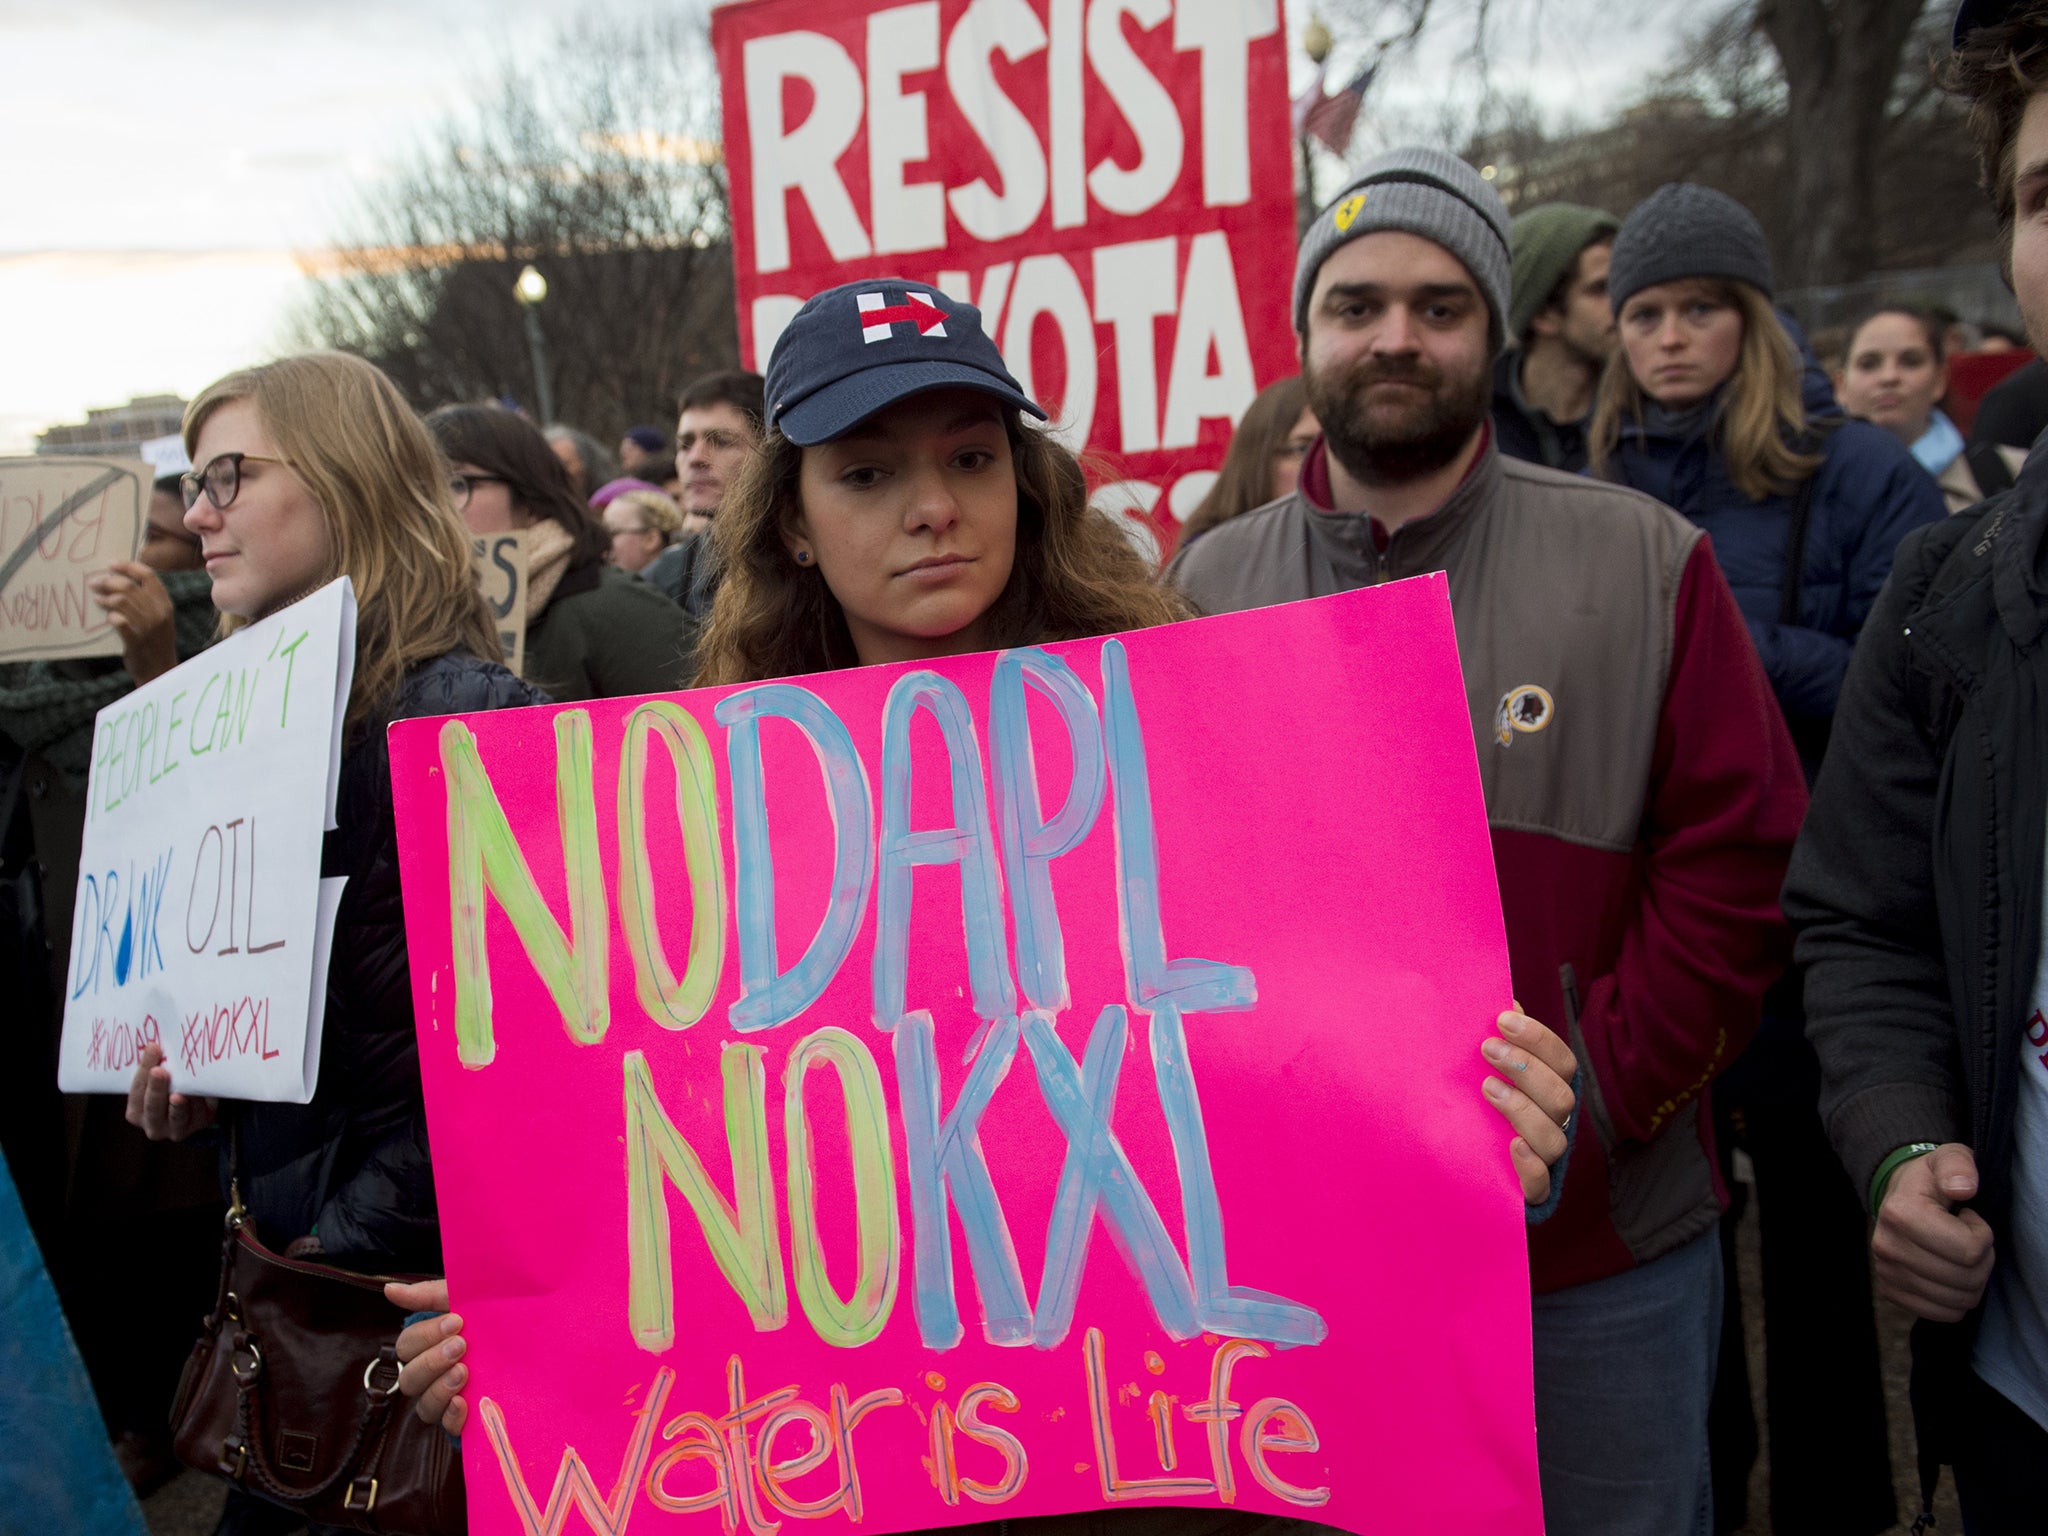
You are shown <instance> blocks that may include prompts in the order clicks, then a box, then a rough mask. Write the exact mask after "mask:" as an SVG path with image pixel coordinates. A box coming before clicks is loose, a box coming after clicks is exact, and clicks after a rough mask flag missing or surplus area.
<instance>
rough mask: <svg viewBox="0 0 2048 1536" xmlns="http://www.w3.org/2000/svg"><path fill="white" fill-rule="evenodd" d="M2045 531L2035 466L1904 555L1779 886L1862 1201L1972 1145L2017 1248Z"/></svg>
mask: <svg viewBox="0 0 2048 1536" xmlns="http://www.w3.org/2000/svg"><path fill="white" fill-rule="evenodd" d="M2044 530H2048V455H2042V454H2037V455H2035V456H2034V458H2033V460H2032V461H2031V462H2030V463H2029V464H2028V465H2027V467H2026V469H2025V470H2024V471H2022V473H2021V475H2020V479H2019V483H2018V484H2017V485H2016V486H2015V487H2014V488H2013V489H2012V490H2010V491H2007V492H2006V493H2004V494H2003V495H2000V496H1996V497H1993V498H1992V499H1991V500H1990V501H1987V502H1986V503H1984V505H1983V506H1982V507H1981V508H1979V509H1978V510H1977V511H1976V512H1973V513H1964V514H1961V515H1959V516H1956V517H1953V518H1949V519H1947V520H1946V521H1944V522H1941V523H1936V524H1934V525H1932V526H1930V527H1926V528H1921V529H1918V530H1916V531H1915V532H1913V533H1911V534H1909V535H1908V536H1907V537H1906V539H1905V541H1904V542H1903V543H1902V544H1901V545H1900V546H1899V554H1898V560H1897V563H1896V564H1895V566H1894V567H1893V570H1892V577H1891V581H1890V582H1889V583H1888V584H1887V585H1886V587H1885V589H1884V591H1883V593H1882V594H1881V595H1880V596H1879V598H1878V601H1877V604H1876V606H1875V607H1874V608H1873V609H1872V610H1871V614H1870V620H1869V622H1868V623H1867V624H1866V625H1865V626H1864V630H1863V638H1862V641H1861V643H1860V644H1859V645H1858V647H1857V650H1856V655H1855V658H1854V659H1853V660H1852V661H1851V662H1850V664H1849V671H1848V676H1847V678H1846V680H1845V681H1844V683H1843V687H1842V699H1841V707H1840V709H1839V710H1838V711H1837V713H1836V715H1835V729H1834V741H1833V745H1832V747H1831V749H1830V751H1829V753H1828V757H1827V763H1826V766H1825V767H1823V768H1822V770H1821V774H1820V780H1819V782H1818V784H1817V785H1816V786H1815V789H1814V796H1813V808H1812V811H1811V813H1810V814H1809V815H1808V817H1807V820H1806V827H1805V830H1804V832H1803V833H1802V834H1801V836H1800V839H1799V845H1798V848H1797V849H1796V851H1795V852H1794V854H1793V858H1792V868H1791V875H1790V878H1789V880H1788V881H1787V883H1786V887H1785V911H1786V915H1787V916H1789V917H1790V918H1791V919H1792V921H1793V923H1794V924H1795V925H1796V926H1797V927H1798V928H1799V930H1800V933H1799V940H1798V949H1797V953H1798V958H1799V960H1800V961H1801V962H1802V963H1803V964H1804V965H1805V966H1806V968H1807V973H1806V1007H1807V1016H1808V1024H1807V1034H1808V1037H1809V1038H1810V1039H1811V1040H1812V1041H1813V1044H1814V1047H1815V1049H1816V1050H1817V1051H1818V1052H1819V1055H1820V1060H1821V1067H1822V1072H1823V1077H1824V1081H1823V1085H1822V1093H1821V1110H1822V1114H1823V1115H1824V1117H1825V1118H1826V1121H1827V1125H1828V1132H1829V1135H1830V1136H1831V1137H1832V1138H1833V1139H1834V1143H1835V1147H1836V1149H1837V1151H1839V1152H1840V1153H1841V1156H1842V1161H1843V1162H1844V1163H1845V1164H1846V1165H1847V1167H1848V1170H1849V1176H1850V1177H1851V1178H1852V1179H1853V1180H1854V1181H1855V1183H1856V1188H1857V1189H1858V1190H1859V1191H1867V1190H1868V1189H1869V1187H1870V1181H1871V1177H1872V1175H1873V1174H1874V1173H1875V1172H1876V1170H1877V1166H1878V1164H1879V1163H1881V1162H1882V1161H1883V1160H1884V1159H1885V1157H1887V1156H1888V1155H1889V1154H1890V1153H1892V1152H1893V1151H1895V1150H1897V1149H1898V1148H1899V1147H1902V1146H1906V1145H1909V1144H1911V1143H1914V1142H1921V1141H1929V1142H1936V1143H1940V1142H1949V1141H1960V1142H1965V1143H1967V1144H1968V1145H1969V1146H1970V1148H1971V1149H1972V1151H1973V1153H1974V1154H1975V1156H1976V1160H1977V1169H1978V1180H1979V1194H1978V1198H1977V1199H1976V1201H1974V1202H1973V1203H1974V1205H1975V1206H1976V1208H1977V1210H1978V1211H1980V1212H1981V1213H1982V1215H1983V1216H1984V1219H1985V1220H1986V1221H1987V1222H1989V1223H1990V1225H1991V1228H1992V1230H1993V1232H1994V1233H1995V1234H1996V1235H1997V1236H1998V1238H1999V1240H2000V1241H2001V1243H2002V1242H2003V1239H2004V1234H2005V1226H2006V1220H2007V1217H2008V1215H2009V1213H2010V1211H2011V1206H2012V1195H2013V1191H2012V1154H2013V1136H2014V1126H2015V1119H2016V1116H2017V1111H2018V1103H2019V1069H2020V1062H2021V1052H2020V1038H2021V1030H2022V1029H2023V1027H2024V1022H2025V1020H2026V1017H2027V1013H2028V1010H2029V1008H2030V1006H2031V1003H2030V999H2031V995H2032V992H2033V986H2034V975H2035V966H2036V963H2037V961H2038V958H2039V956H2040V949H2041V919H2042V910H2041V909H2042V888H2041V880H2042V836H2043V832H2044V830H2048V647H2044V645H2043V640H2044V638H2048V549H2044ZM1974 1324H1975V1319H1974V1318H1972V1319H1969V1320H1967V1321H1966V1323H1965V1324H1964V1325H1963V1326H1962V1327H1961V1328H1960V1329H1955V1328H1949V1329H1943V1328H1936V1327H1933V1326H1932V1325H1928V1324H1922V1325H1921V1327H1920V1329H1919V1330H1918V1331H1917V1332H1916V1336H1915V1353H1916V1379H1915V1398H1916V1406H1923V1405H1924V1404H1925V1403H1926V1402H1929V1401H1935V1400H1938V1399H1928V1398H1927V1397H1926V1395H1925V1394H1926V1390H1927V1388H1928V1385H1929V1381H1930V1378H1933V1379H1934V1385H1933V1388H1932V1389H1933V1390H1934V1391H1935V1392H1937V1393H1938V1392H1939V1390H1940V1387H1939V1384H1938V1381H1939V1378H1940V1377H1941V1376H1942V1375H1943V1373H1944V1371H1946V1372H1947V1373H1950V1374H1948V1377H1947V1379H1949V1380H1950V1381H1953V1380H1955V1379H1956V1378H1955V1376H1954V1375H1953V1373H1954V1372H1955V1371H1957V1370H1958V1369H1959V1368H1960V1367H1961V1365H1962V1364H1963V1363H1965V1362H1967V1358H1968V1356H1967V1350H1966V1348H1964V1346H1965V1345H1966V1344H1967V1339H1968V1337H1969V1335H1970V1333H1971V1332H1973V1331H1974ZM1930 1362H1934V1363H1933V1364H1930ZM1920 1416H1921V1419H1922V1429H1923V1441H1922V1445H1923V1450H1925V1449H1926V1448H1927V1445H1928V1440H1927V1438H1926V1432H1927V1430H1928V1429H1929V1428H1930V1425H1929V1422H1928V1421H1929V1417H1930V1416H1929V1415H1928V1414H1927V1413H1925V1412H1923V1413H1921V1415H1920ZM1937 1434H1938V1427H1937ZM1937 1443H1938V1441H1937ZM1944 1459H1945V1458H1944Z"/></svg>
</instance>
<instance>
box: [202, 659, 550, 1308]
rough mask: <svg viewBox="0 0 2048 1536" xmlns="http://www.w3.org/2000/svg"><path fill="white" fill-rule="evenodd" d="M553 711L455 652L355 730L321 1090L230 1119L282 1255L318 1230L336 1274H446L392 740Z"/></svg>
mask: <svg viewBox="0 0 2048 1536" xmlns="http://www.w3.org/2000/svg"><path fill="white" fill-rule="evenodd" d="M547 702H548V700H547V696H546V695H545V694H542V693H541V692H539V691H538V690H537V689H535V688H533V687H531V686H529V685H528V684H526V683H522V682H521V681H520V680H519V679H518V678H516V677H514V676H513V675H512V674H511V673H510V672H508V671H506V670H505V669H504V668H503V667H501V666H499V665H498V664H497V663H496V662H487V661H479V660H477V659H476V658H475V657H474V656H471V655H469V654H467V653H466V652H461V651H455V652H450V653H449V654H447V655H445V656H439V657H436V658H435V659H434V660H432V661H429V662H426V663H424V664H422V665H420V666H418V667H416V668H414V669H413V670H412V671H411V672H409V673H407V674H406V676H405V679H404V680H403V681H402V682H401V683H400V684H399V687H398V694H397V696H396V698H395V699H394V700H393V701H392V704H391V707H390V708H389V709H388V710H387V711H385V712H384V713H383V715H382V716H381V717H380V718H379V719H377V720H375V721H373V722H371V723H370V724H368V725H366V726H363V727H361V728H359V730H358V732H357V734H356V736H355V738H354V739H353V740H352V742H351V744H350V748H349V750H348V751H347V753H346V754H345V755H344V756H343V758H342V760H341V782H340V788H339V791H338V794H337V797H336V802H335V822H336V826H335V830H334V831H332V832H330V833H328V834H327V844H326V848H325V850H324V852H323V855H322V858H321V865H320V873H321V875H322V876H323V877H328V878H331V877H333V876H336V875H345V876H347V877H348V885H347V887H346V888H345V890H344V891H343V893H342V898H341V906H340V909H339V911H338V912H337V913H336V915H335V924H334V946H333V950H332V953H331V957H330V959H329V961H328V966H327V1013H326V1020H325V1023H324V1025H323V1034H322V1037H321V1041H320V1082H319V1087H318V1089H317V1091H316V1092H315V1093H314V1095H313V1101H312V1103H310V1104H257V1103H248V1102H237V1103H234V1104H232V1105H231V1106H230V1108H231V1111H232V1113H233V1115H234V1123H235V1133H236V1136H237V1138H238V1139H239V1142H240V1153H239V1155H240V1159H241V1170H240V1171H241V1190H242V1199H243V1202H244V1204H245V1205H247V1207H248V1208H249V1211H250V1213H251V1214H252V1215H253V1216H254V1217H255V1218H256V1226H257V1231H258V1233H259V1234H260V1235H261V1236H262V1237H263V1240H264V1241H265V1242H266V1243H268V1244H270V1245H271V1246H272V1247H275V1248H282V1247H283V1246H284V1245H285V1244H286V1243H288V1242H290V1241H292V1239H294V1238H296V1237H300V1236H303V1235H304V1234H306V1233H308V1232H314V1231H317V1233H318V1235H319V1237H320V1243H321V1247H322V1249H323V1250H324V1251H325V1253H326V1255H327V1256H328V1257H329V1258H330V1259H332V1260H334V1261H336V1262H339V1263H343V1264H347V1265H351V1266H354V1267H357V1268H362V1269H375V1270H404V1271H423V1272H430V1273H434V1274H439V1273H440V1270H441V1227H440V1219H439V1216H438V1215H437V1213H436V1210H435V1204H434V1180H433V1170H432V1167H431V1165H430V1163H429V1161H428V1155H427V1128H426V1119H425V1113H424V1107H423V1102H422V1099H421V1094H420V1065H419V1047H418V1043H417V1041H416V1040H415V1038H414V1035H413V1014H412V980H411V975H410V972H409V971H408V969H407V966H406V954H405V912H404V908H403V906H402V904H401V902H400V899H399V887H398V833H397V828H396V825H395V823H394V821H393V819H392V805H391V759H390V752H389V749H388V747H387V746H386V744H385V738H384V728H385V726H387V725H388V724H390V723H391V722H392V721H395V720H405V719H410V718H413V717H416V716H421V715H452V714H469V713H474V712H476V711H480V710H488V709H509V708H514V707H517V706H520V705H528V704H545V703H547Z"/></svg>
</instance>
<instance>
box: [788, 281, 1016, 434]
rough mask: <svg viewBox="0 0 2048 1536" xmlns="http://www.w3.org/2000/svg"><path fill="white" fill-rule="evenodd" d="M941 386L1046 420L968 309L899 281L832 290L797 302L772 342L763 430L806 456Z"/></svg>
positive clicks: (934, 292)
mask: <svg viewBox="0 0 2048 1536" xmlns="http://www.w3.org/2000/svg"><path fill="white" fill-rule="evenodd" d="M947 388H966V389H978V390H980V391H981V392H982V393H983V394H988V395H994V396H995V397H996V398H997V399H998V400H1001V401H1003V402H1004V403H1005V404H1007V405H1014V406H1016V407H1017V409H1018V410H1020V411H1029V412H1030V413H1031V414H1032V415H1033V416H1036V417H1038V418H1039V419H1040V420H1041V421H1042V420H1044V419H1045V412H1044V411H1042V410H1040V409H1039V408H1038V406H1037V405H1036V404H1035V403H1034V402H1033V401H1032V399H1031V397H1030V396H1029V395H1027V394H1025V393H1024V390H1023V387H1022V386H1021V385H1020V384H1018V382H1017V381H1016V380H1015V379H1014V378H1012V377H1011V376H1010V370H1009V369H1008V368H1006V367H1004V366H1003V354H1002V353H1000V352H998V351H997V350H996V344H995V343H994V342H992V341H990V340H989V339H988V333H987V332H986V331H984V330H983V329H982V328H981V311H980V310H978V309H976V308H975V307H974V306H973V305H972V304H966V303H963V302H961V301H960V300H958V299H954V298H949V297H947V296H946V295H945V294H943V293H941V292H940V291H939V290H938V289H936V288H928V287H926V286H925V285H924V284H923V283H912V282H906V281H904V280H903V279H902V278H900V277H871V278H867V279H864V280H862V281H860V282H856V283H841V284H840V285H839V286H838V287H837V288H827V289H826V290H825V291H824V292H823V293H820V294H816V295H814V296H813V297H812V298H810V299H808V300H807V301H805V304H804V307H803V308H802V309H800V310H798V311H797V312H796V318H794V319H793V320H791V321H790V322H789V328H788V329H787V330H785V331H784V332H783V333H782V338H781V340H779V341H777V342H776V343H775V355H774V356H773V357H771V358H769V359H768V387H767V394H768V426H769V429H770V430H771V431H776V432H780V433H781V434H782V435H783V436H784V437H786V438H788V439H789V440H790V441H791V442H792V443H795V444H796V445H797V446H798V447H800V448H809V447H811V446H813V445H814V444H817V443H828V442H830V441H831V440H832V439H833V438H835V437H840V436H842V435H844V434H845V433H846V432H848V431H850V430H851V429H852V428H853V427H855V426H857V425H858V424H859V423H861V422H863V421H866V420H867V419H868V417H870V416H872V415H874V414H875V412H877V411H879V410H882V409H883V408H884V407H886V406H891V405H894V404H895V403H896V402H897V401H898V400H902V399H904V398H906V397H908V396H910V395H921V394H923V393H924V392H925V391H926V390H931V389H947Z"/></svg>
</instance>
